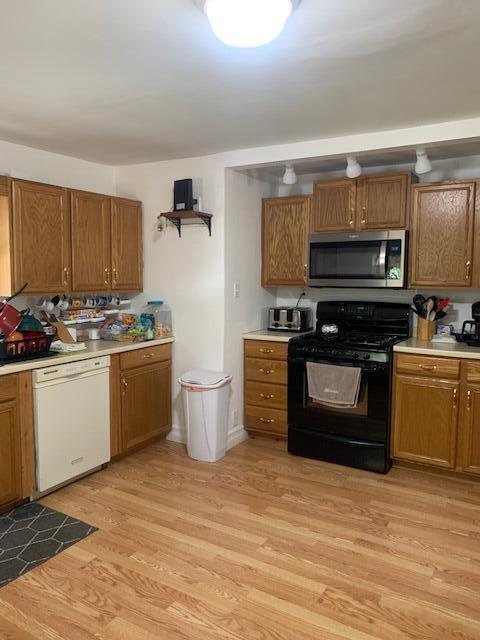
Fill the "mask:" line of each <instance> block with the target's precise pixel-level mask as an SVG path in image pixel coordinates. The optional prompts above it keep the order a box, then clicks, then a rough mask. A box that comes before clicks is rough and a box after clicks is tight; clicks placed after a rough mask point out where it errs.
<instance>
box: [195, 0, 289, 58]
mask: <svg viewBox="0 0 480 640" xmlns="http://www.w3.org/2000/svg"><path fill="white" fill-rule="evenodd" d="M300 2H301V0H197V3H198V4H199V5H200V6H201V7H202V8H203V10H204V11H205V13H206V14H207V17H208V20H209V22H210V26H211V27H212V29H213V32H214V34H215V35H216V36H217V38H218V39H219V40H221V41H222V42H225V44H228V45H230V46H232V47H261V46H262V45H264V44H268V43H269V42H272V40H275V38H276V37H277V36H279V35H280V33H281V32H282V31H283V29H284V27H285V24H286V23H287V20H288V18H289V16H290V14H291V13H292V11H293V10H294V9H295V8H296V7H297V6H298V5H299V4H300Z"/></svg>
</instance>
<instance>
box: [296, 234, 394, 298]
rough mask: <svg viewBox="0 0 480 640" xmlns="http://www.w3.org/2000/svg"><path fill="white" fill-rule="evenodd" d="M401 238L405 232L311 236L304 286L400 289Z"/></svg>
mask: <svg viewBox="0 0 480 640" xmlns="http://www.w3.org/2000/svg"><path fill="white" fill-rule="evenodd" d="M405 238H406V235H405V231H397V232H392V231H375V232H368V231H364V232H361V233H318V234H313V235H311V236H310V238H309V255H308V285H309V286H310V287H369V288H370V287H372V288H378V287H382V288H383V287H395V288H401V287H404V286H405V277H404V273H405Z"/></svg>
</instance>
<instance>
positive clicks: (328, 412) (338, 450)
mask: <svg viewBox="0 0 480 640" xmlns="http://www.w3.org/2000/svg"><path fill="white" fill-rule="evenodd" d="M410 325H411V312H410V308H409V305H403V304H390V303H378V302H372V303H357V302H319V303H318V305H317V326H316V330H315V332H314V333H311V334H309V335H307V336H302V337H299V338H295V339H293V340H291V341H290V343H289V367H288V389H289V391H288V424H289V429H288V447H289V451H290V452H291V453H294V454H296V455H302V456H305V457H309V458H317V459H320V460H327V461H330V462H336V463H339V464H346V465H349V466H354V467H359V468H365V469H370V470H372V471H379V472H382V473H386V472H387V471H388V469H389V468H390V457H389V439H390V396H391V358H392V348H393V345H394V344H395V343H397V342H400V341H402V340H405V339H406V338H408V337H409V335H410ZM308 362H317V363H322V364H332V365H337V366H338V365H339V366H346V367H357V368H359V369H361V387H360V392H359V397H358V403H357V406H355V407H351V408H349V409H345V408H344V407H338V408H335V407H332V406H331V405H322V404H321V403H319V402H315V401H312V398H311V397H310V396H309V389H308V376H307V363H308Z"/></svg>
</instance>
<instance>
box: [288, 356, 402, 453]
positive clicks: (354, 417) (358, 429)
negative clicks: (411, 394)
mask: <svg viewBox="0 0 480 640" xmlns="http://www.w3.org/2000/svg"><path fill="white" fill-rule="evenodd" d="M307 361H308V360H307V359H305V358H290V359H289V365H288V424H289V426H292V427H296V428H299V429H302V428H303V429H308V430H309V431H310V432H318V433H319V434H320V433H325V434H333V435H338V436H342V437H344V438H353V439H355V440H366V441H371V442H377V443H382V444H387V443H388V439H389V411H390V406H389V405H390V383H389V380H390V375H389V370H390V365H389V364H388V363H370V362H369V363H366V362H359V361H351V362H338V361H335V362H332V361H329V360H315V362H321V363H323V364H335V365H340V366H346V367H360V368H361V369H362V378H361V386H360V393H359V399H358V403H357V406H356V407H355V408H352V409H350V408H343V407H342V408H336V407H331V406H329V405H324V404H321V403H319V402H316V401H314V400H313V399H312V398H310V396H309V393H308V380H307V366H306V363H307ZM312 361H313V360H312Z"/></svg>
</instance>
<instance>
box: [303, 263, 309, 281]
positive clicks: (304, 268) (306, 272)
mask: <svg viewBox="0 0 480 640" xmlns="http://www.w3.org/2000/svg"><path fill="white" fill-rule="evenodd" d="M307 269H308V265H307V264H304V265H303V275H304V276H305V278H306V277H307V274H308V271H307Z"/></svg>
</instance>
